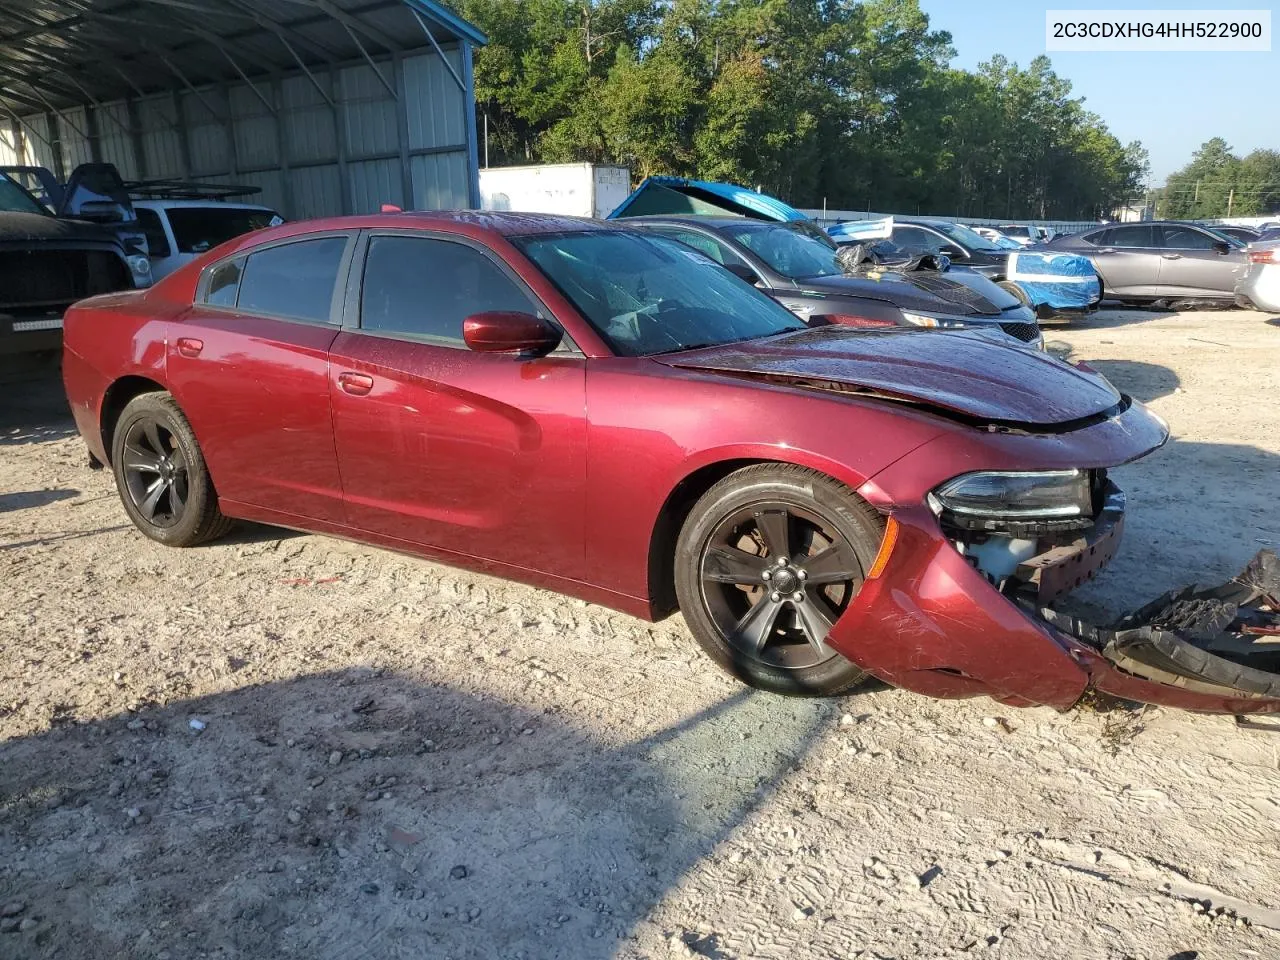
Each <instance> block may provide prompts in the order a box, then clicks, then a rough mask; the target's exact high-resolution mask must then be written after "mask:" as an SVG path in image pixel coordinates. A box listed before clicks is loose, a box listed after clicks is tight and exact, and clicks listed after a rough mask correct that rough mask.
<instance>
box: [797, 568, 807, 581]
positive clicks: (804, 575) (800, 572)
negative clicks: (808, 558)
mask: <svg viewBox="0 0 1280 960" xmlns="http://www.w3.org/2000/svg"><path fill="white" fill-rule="evenodd" d="M796 576H797V577H799V578H800V579H801V580H808V579H809V574H807V573H805V572H804V571H803V570H797V571H796Z"/></svg>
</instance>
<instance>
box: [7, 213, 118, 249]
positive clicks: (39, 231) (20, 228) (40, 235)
mask: <svg viewBox="0 0 1280 960" xmlns="http://www.w3.org/2000/svg"><path fill="white" fill-rule="evenodd" d="M43 240H50V241H63V242H65V241H68V240H70V241H96V242H98V243H112V242H113V241H114V236H113V235H112V233H111V232H109V231H107V230H104V229H103V228H102V227H100V226H98V225H97V224H93V223H82V222H79V221H76V220H66V219H60V218H58V217H54V216H46V215H44V214H42V213H13V212H9V211H0V242H4V243H13V242H19V243H21V242H26V241H31V242H33V243H38V242H40V241H43Z"/></svg>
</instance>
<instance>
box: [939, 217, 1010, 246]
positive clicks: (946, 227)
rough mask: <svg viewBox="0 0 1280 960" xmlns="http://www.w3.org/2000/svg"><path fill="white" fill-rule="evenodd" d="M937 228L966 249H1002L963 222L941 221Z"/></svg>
mask: <svg viewBox="0 0 1280 960" xmlns="http://www.w3.org/2000/svg"><path fill="white" fill-rule="evenodd" d="M935 229H937V230H938V231H939V232H940V233H942V234H943V235H944V236H946V238H947V239H948V240H950V241H951V242H952V243H957V244H959V245H960V246H962V247H964V248H965V249H966V250H982V251H984V252H986V253H990V252H991V251H993V250H995V251H999V249H1000V248H999V247H997V246H996V245H995V244H994V243H992V242H991V241H990V240H988V239H987V238H986V237H984V236H982V234H980V233H975V232H974V231H973V230H970V229H969V228H968V227H966V226H965V225H964V224H963V223H939V224H937V225H936V228H935Z"/></svg>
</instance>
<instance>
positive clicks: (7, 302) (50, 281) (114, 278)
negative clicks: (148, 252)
mask: <svg viewBox="0 0 1280 960" xmlns="http://www.w3.org/2000/svg"><path fill="white" fill-rule="evenodd" d="M132 288H133V281H132V279H131V278H130V276H129V268H128V267H127V266H126V265H125V262H124V261H123V260H122V259H121V258H120V257H119V256H117V255H116V254H114V253H112V252H110V251H109V250H4V251H0V311H5V312H9V313H19V312H26V311H53V310H59V311H61V310H65V309H66V308H67V307H69V306H71V304H73V303H75V302H76V301H77V300H83V299H84V298H85V297H91V296H93V295H94V294H97V293H111V292H113V291H116V290H130V289H132Z"/></svg>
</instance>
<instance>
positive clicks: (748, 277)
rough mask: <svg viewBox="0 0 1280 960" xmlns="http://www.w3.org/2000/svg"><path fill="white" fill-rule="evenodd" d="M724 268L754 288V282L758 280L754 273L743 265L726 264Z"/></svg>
mask: <svg viewBox="0 0 1280 960" xmlns="http://www.w3.org/2000/svg"><path fill="white" fill-rule="evenodd" d="M724 268H725V269H726V270H728V271H729V272H730V273H732V274H733V275H734V276H735V277H737V278H738V279H739V280H745V281H747V283H749V284H751V285H752V286H755V284H756V282H757V281H758V280H759V279H760V278H759V277H757V276H756V272H755V271H754V270H752V269H751V268H750V267H748V266H747V265H746V264H745V263H726V264H725V265H724Z"/></svg>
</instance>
